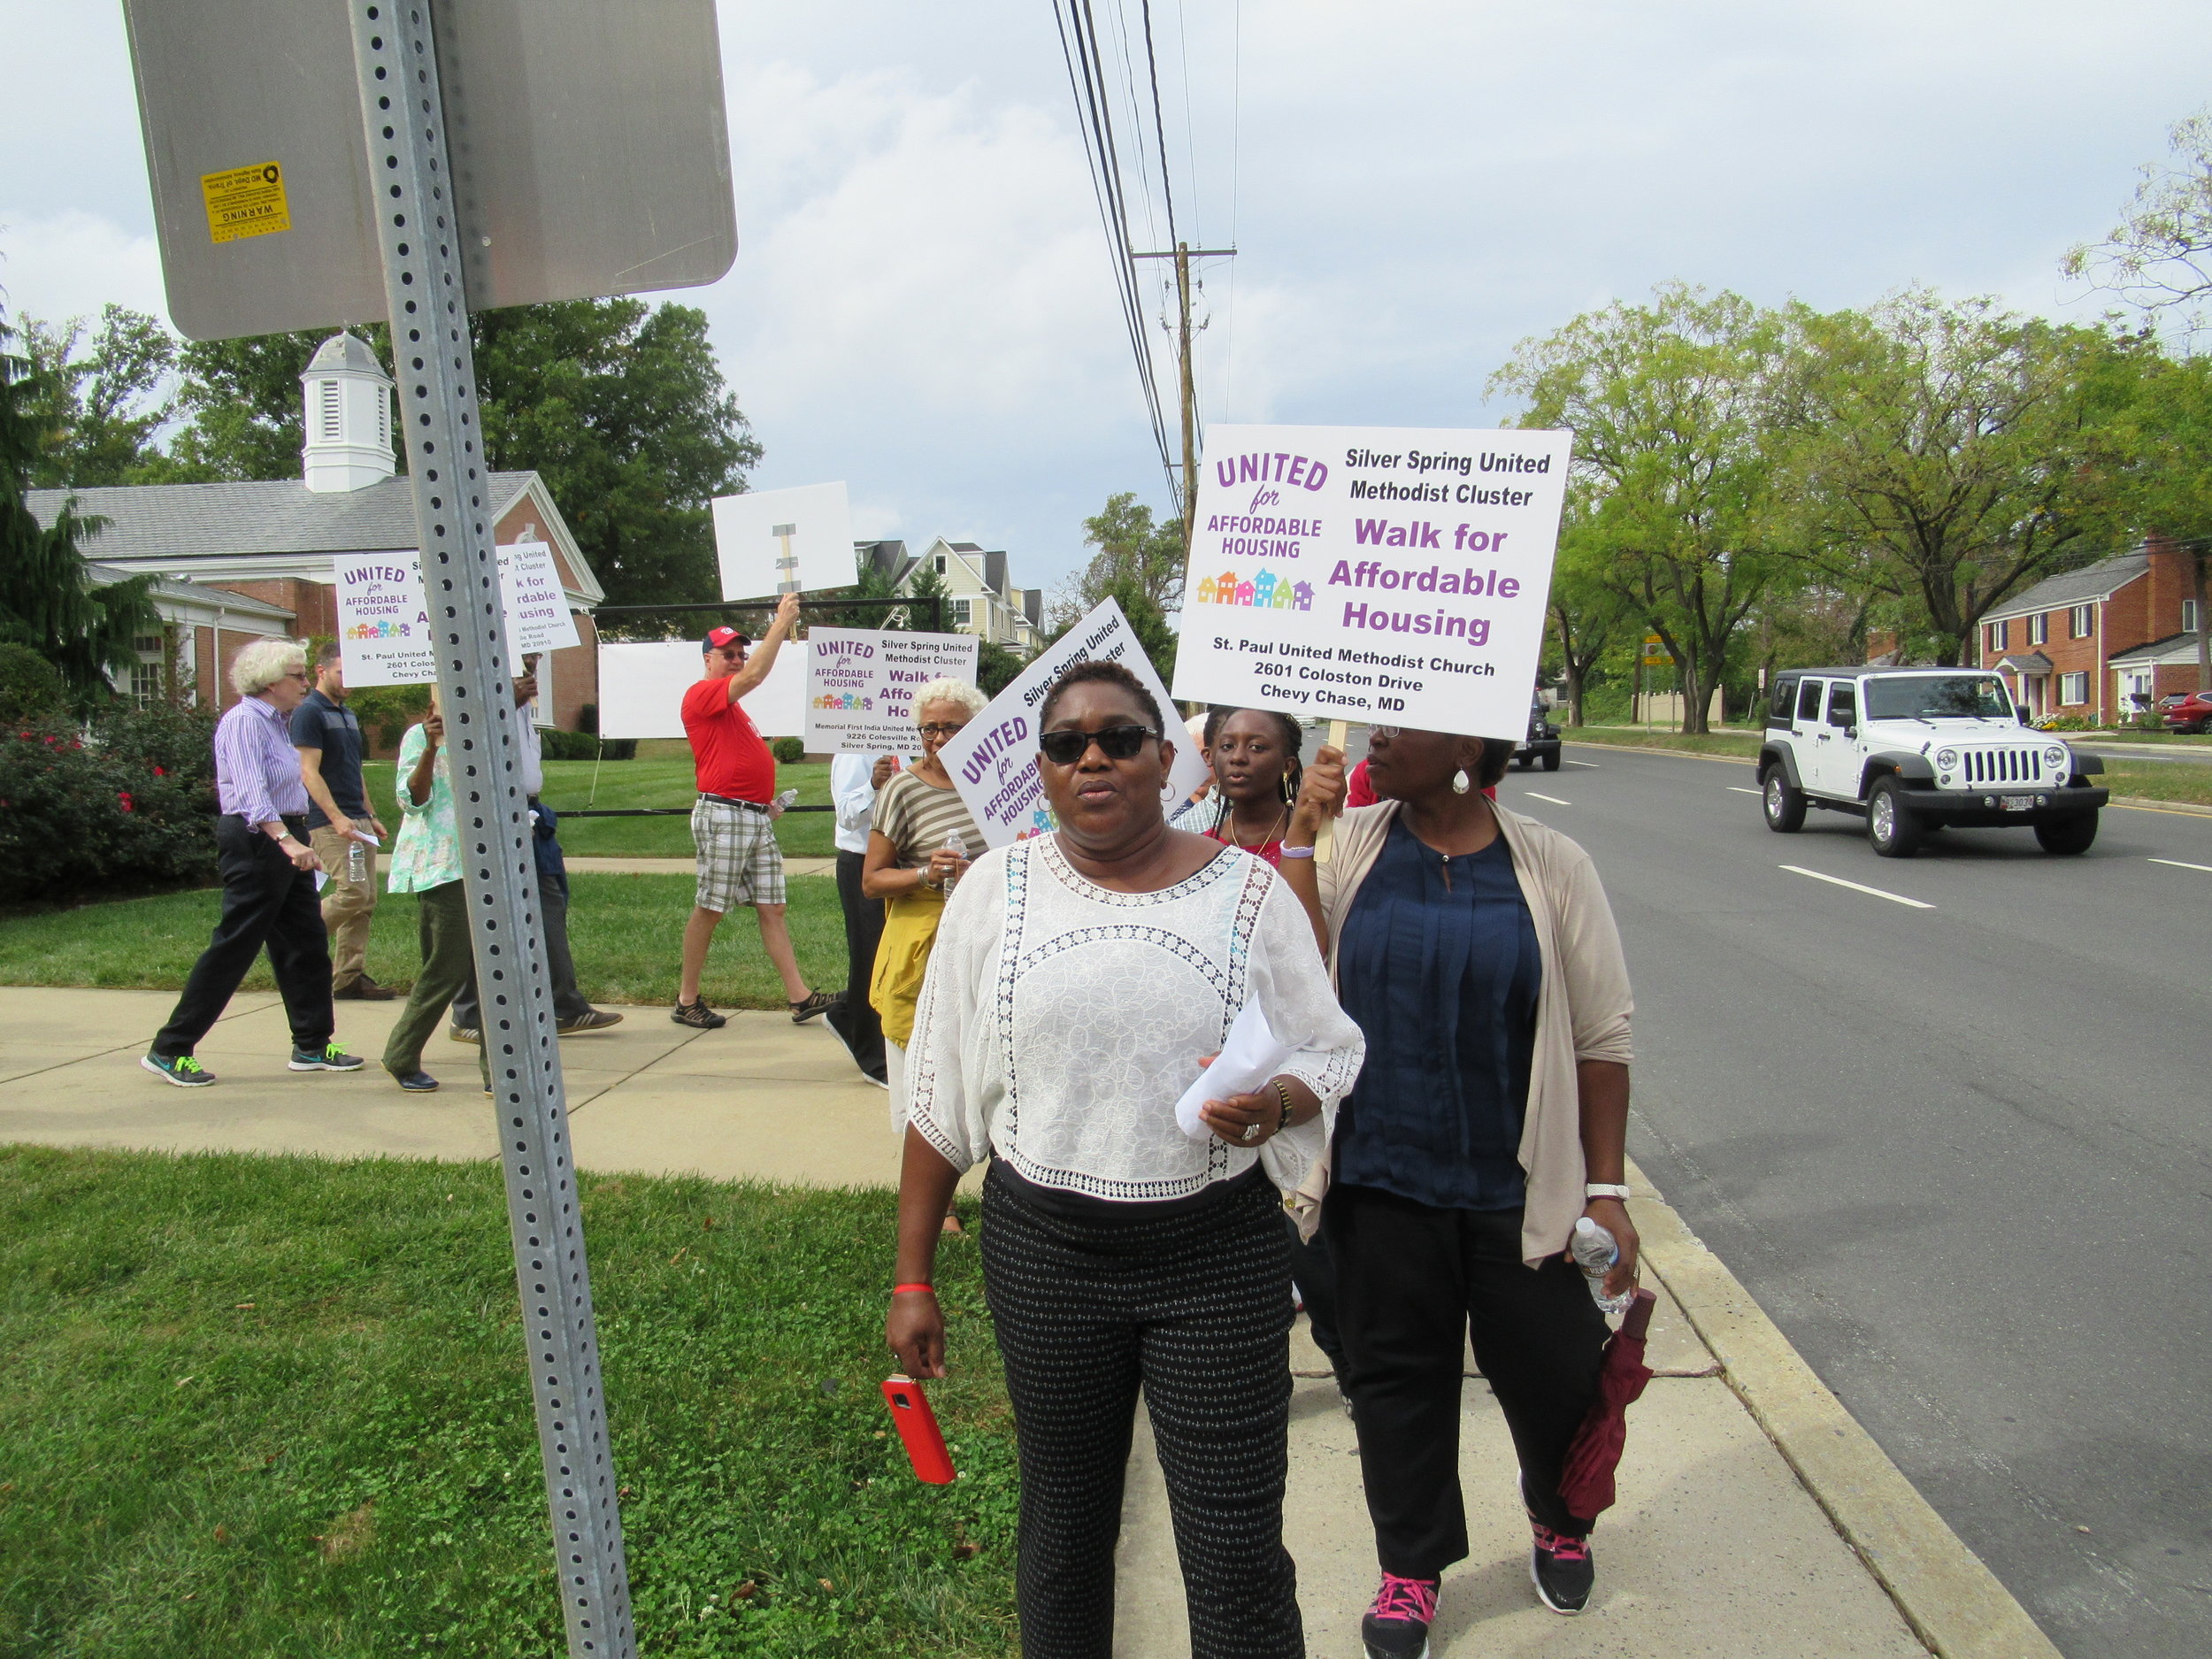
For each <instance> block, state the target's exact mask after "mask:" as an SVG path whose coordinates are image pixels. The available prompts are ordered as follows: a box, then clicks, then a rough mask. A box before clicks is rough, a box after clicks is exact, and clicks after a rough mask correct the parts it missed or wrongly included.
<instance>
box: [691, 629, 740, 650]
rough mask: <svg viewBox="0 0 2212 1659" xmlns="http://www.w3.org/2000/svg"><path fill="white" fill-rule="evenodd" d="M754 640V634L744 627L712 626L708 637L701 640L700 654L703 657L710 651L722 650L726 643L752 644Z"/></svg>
mask: <svg viewBox="0 0 2212 1659" xmlns="http://www.w3.org/2000/svg"><path fill="white" fill-rule="evenodd" d="M752 642H753V640H752V636H751V635H750V634H747V633H746V632H745V631H744V630H743V629H742V628H710V629H709V630H708V631H707V637H706V638H705V639H704V640H703V641H701V642H700V645H699V654H700V655H701V656H705V655H706V653H707V652H709V651H718V650H720V649H722V648H723V647H724V646H725V645H750V644H751V643H752Z"/></svg>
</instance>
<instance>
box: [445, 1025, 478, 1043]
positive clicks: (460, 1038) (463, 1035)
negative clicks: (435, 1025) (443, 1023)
mask: <svg viewBox="0 0 2212 1659" xmlns="http://www.w3.org/2000/svg"><path fill="white" fill-rule="evenodd" d="M445 1035H446V1041H448V1042H472V1043H474V1044H475V1045H476V1046H477V1047H478V1048H482V1047H483V1046H484V1033H482V1032H480V1031H479V1030H478V1029H477V1028H476V1027H475V1026H473V1025H448V1026H447V1027H446V1028H445Z"/></svg>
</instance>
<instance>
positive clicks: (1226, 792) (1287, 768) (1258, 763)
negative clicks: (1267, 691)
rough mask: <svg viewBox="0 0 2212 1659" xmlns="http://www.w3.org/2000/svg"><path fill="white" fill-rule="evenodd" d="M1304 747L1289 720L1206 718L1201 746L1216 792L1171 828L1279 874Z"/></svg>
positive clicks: (1237, 714) (1260, 714)
mask: <svg viewBox="0 0 2212 1659" xmlns="http://www.w3.org/2000/svg"><path fill="white" fill-rule="evenodd" d="M1204 741H1205V749H1206V758H1207V761H1208V764H1210V765H1211V766H1212V768H1213V774H1214V787H1213V789H1212V791H1211V793H1210V794H1208V795H1205V796H1204V797H1203V798H1202V799H1201V800H1197V801H1194V802H1192V803H1190V805H1188V806H1187V807H1185V808H1184V809H1183V810H1181V811H1179V812H1178V813H1177V814H1176V815H1175V818H1174V819H1173V827H1175V828H1176V829H1182V830H1193V831H1195V832H1196V833H1199V834H1201V835H1205V836H1209V837H1210V838H1211V839H1213V840H1215V841H1226V842H1228V843H1229V845H1231V846H1232V847H1241V848H1242V849H1244V850H1245V851H1246V852H1248V853H1250V854H1251V855H1252V856H1254V857H1256V858H1264V859H1265V860H1266V861H1267V862H1268V863H1269V864H1273V865H1275V866H1277V867H1278V868H1280V867H1281V865H1282V862H1283V835H1284V833H1285V832H1286V831H1287V830H1288V829H1289V828H1290V810H1291V807H1292V805H1293V804H1294V803H1295V802H1296V801H1297V799H1298V786H1299V784H1300V782H1301V781H1302V780H1303V779H1304V777H1305V769H1304V768H1303V767H1302V765H1300V764H1299V761H1298V749H1299V746H1300V744H1301V743H1302V742H1303V741H1305V733H1304V732H1303V731H1302V730H1301V729H1300V728H1299V725H1298V722H1297V721H1296V720H1294V719H1293V718H1291V717H1290V716H1289V715H1287V714H1277V713H1274V712H1272V711H1271V710H1266V709H1216V710H1214V711H1213V712H1212V713H1210V714H1209V715H1208V716H1207V717H1206V735H1205V740H1204Z"/></svg>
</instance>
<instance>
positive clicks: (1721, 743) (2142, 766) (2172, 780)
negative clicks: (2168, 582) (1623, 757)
mask: <svg viewBox="0 0 2212 1659" xmlns="http://www.w3.org/2000/svg"><path fill="white" fill-rule="evenodd" d="M1560 733H1561V735H1562V736H1563V737H1564V738H1565V739H1566V741H1568V742H1570V743H1591V744H1597V745H1601V746H1607V747H1610V748H1614V749H1671V750H1673V751H1675V752H1677V753H1678V754H1688V755H1740V756H1741V757H1743V758H1744V759H1746V760H1749V759H1752V758H1753V757H1755V756H1756V755H1757V754H1758V752H1759V743H1760V741H1761V740H1760V738H1759V737H1758V735H1757V734H1755V733H1750V732H1715V733H1709V734H1708V735H1703V736H1685V735H1684V734H1683V733H1679V732H1647V731H1645V730H1644V729H1643V728H1642V727H1641V726H1579V727H1578V726H1562V727H1561V728H1560ZM2054 735H2055V736H2057V737H2059V738H2061V739H2064V738H2067V737H2069V736H2070V735H2074V734H2072V733H2065V732H2060V733H2055V734H2054ZM2128 741H2132V734H2129V740H2128ZM2166 741H2169V742H2177V743H2182V744H2197V743H2201V742H2204V741H2206V740H2204V739H2201V738H2186V737H2185V738H2170V739H2168V740H2166ZM2099 781H2100V782H2101V783H2102V784H2103V785H2104V787H2106V788H2108V789H2109V790H2111V791H2112V793H2113V794H2114V795H2129V796H2132V797H2134V798H2136V799H2138V800H2147V801H2172V802H2175V803H2183V804H2187V805H2193V806H2212V766H2199V765H2193V764H2187V763H2185V762H2181V761H2134V762H2131V761H2127V760H2122V759H2116V758H2113V757H2104V773H2103V776H2102V777H2101V779H2100V780H2099Z"/></svg>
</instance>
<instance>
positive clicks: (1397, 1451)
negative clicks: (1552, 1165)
mask: <svg viewBox="0 0 2212 1659" xmlns="http://www.w3.org/2000/svg"><path fill="white" fill-rule="evenodd" d="M1325 1216H1326V1218H1327V1219H1326V1225H1327V1226H1328V1229H1329V1250H1330V1254H1331V1256H1333V1258H1334V1260H1335V1263H1336V1289H1337V1310H1336V1311H1337V1322H1338V1324H1337V1328H1338V1332H1339V1334H1340V1335H1341V1336H1342V1338H1343V1340H1344V1349H1345V1356H1346V1357H1347V1359H1348V1361H1349V1362H1350V1368H1351V1374H1350V1377H1349V1379H1348V1381H1349V1385H1350V1386H1349V1387H1348V1390H1347V1392H1348V1394H1350V1395H1351V1397H1352V1417H1353V1420H1354V1421H1355V1422H1356V1424H1357V1425H1358V1426H1359V1456H1360V1472H1361V1474H1362V1475H1363V1477H1364V1478H1365V1481H1366V1485H1367V1513H1368V1516H1369V1517H1370V1518H1371V1520H1372V1521H1373V1522H1374V1524H1375V1553H1376V1555H1378V1556H1379V1558H1380V1560H1381V1563H1382V1569H1383V1571H1385V1572H1394V1573H1400V1574H1402V1575H1403V1576H1404V1577H1406V1578H1440V1577H1442V1576H1443V1572H1444V1569H1445V1568H1447V1567H1448V1566H1450V1565H1451V1564H1452V1563H1454V1562H1455V1561H1460V1560H1463V1559H1464V1558H1465V1556H1466V1554H1467V1511H1466V1507H1465V1505H1464V1503H1463V1501H1462V1499H1461V1496H1460V1490H1459V1417H1460V1379H1461V1356H1462V1353H1463V1342H1464V1341H1465V1340H1469V1339H1471V1340H1472V1341H1473V1343H1474V1349H1475V1363H1476V1364H1478V1365H1479V1366H1480V1367H1481V1368H1482V1374H1483V1377H1484V1379H1486V1380H1487V1381H1488V1383H1489V1385H1490V1388H1491V1392H1492V1393H1494V1394H1496V1395H1497V1398H1498V1405H1499V1408H1500V1409H1502V1411H1503V1412H1504V1414H1505V1422H1506V1427H1507V1428H1508V1429H1509V1430H1510V1431H1511V1432H1512V1434H1513V1447H1514V1450H1515V1451H1516V1452H1517V1453H1518V1454H1519V1455H1520V1462H1521V1495H1522V1498H1523V1500H1524V1501H1525V1503H1526V1505H1527V1508H1528V1510H1529V1513H1530V1514H1531V1515H1532V1517H1534V1518H1535V1519H1536V1520H1538V1521H1540V1522H1541V1523H1542V1524H1543V1525H1546V1526H1548V1527H1551V1528H1553V1529H1555V1531H1558V1532H1571V1533H1574V1534H1576V1535H1577V1536H1580V1535H1582V1534H1585V1533H1586V1532H1589V1530H1590V1527H1591V1525H1592V1524H1591V1522H1590V1520H1589V1519H1588V1518H1586V1517H1578V1516H1573V1515H1570V1514H1568V1513H1567V1508H1566V1505H1565V1504H1563V1503H1562V1502H1560V1499H1559V1477H1560V1473H1561V1469H1562V1466H1563V1463H1565V1461H1566V1455H1567V1448H1568V1446H1569V1445H1570V1444H1571V1442H1572V1441H1573V1440H1574V1437H1575V1432H1576V1431H1577V1430H1578V1429H1579V1428H1580V1427H1581V1426H1582V1419H1583V1418H1584V1417H1585V1416H1586V1415H1587V1414H1588V1412H1589V1409H1590V1406H1591V1403H1592V1402H1594V1400H1595V1399H1596V1398H1597V1379H1598V1363H1599V1359H1600V1357H1601V1353H1602V1351H1603V1349H1604V1347H1605V1340H1606V1326H1605V1319H1604V1317H1603V1316H1602V1315H1601V1314H1600V1313H1599V1312H1598V1309H1597V1304H1596V1303H1595V1302H1593V1301H1592V1300H1591V1299H1590V1291H1589V1286H1588V1284H1587V1283H1586V1281H1585V1279H1583V1277H1582V1273H1581V1271H1580V1270H1579V1269H1578V1268H1577V1267H1576V1266H1575V1265H1574V1264H1573V1263H1571V1262H1570V1261H1568V1260H1567V1259H1566V1258H1565V1257H1564V1256H1553V1257H1551V1258H1550V1259H1548V1261H1546V1262H1545V1263H1544V1264H1543V1265H1542V1266H1540V1267H1538V1268H1533V1269H1532V1268H1529V1267H1525V1266H1524V1265H1523V1264H1522V1262H1521V1212H1520V1210H1517V1209H1516V1210H1440V1209H1437V1208H1435V1207H1434V1206H1432V1205H1429V1204H1423V1203H1417V1202H1414V1201H1413V1200H1412V1199H1409V1198H1401V1197H1399V1196H1398V1195H1397V1194H1395V1193H1386V1192H1382V1191H1379V1190H1378V1189H1376V1188H1374V1187H1346V1186H1339V1187H1333V1188H1331V1189H1330V1192H1329V1196H1328V1201H1327V1204H1326V1207H1325Z"/></svg>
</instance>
